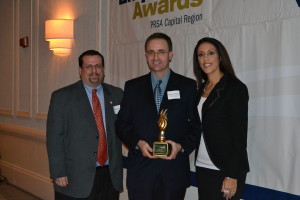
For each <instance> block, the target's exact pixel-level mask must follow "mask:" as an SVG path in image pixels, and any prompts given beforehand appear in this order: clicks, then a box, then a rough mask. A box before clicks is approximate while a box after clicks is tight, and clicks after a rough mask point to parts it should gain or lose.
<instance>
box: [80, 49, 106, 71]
mask: <svg viewBox="0 0 300 200" xmlns="http://www.w3.org/2000/svg"><path fill="white" fill-rule="evenodd" d="M84 56H100V57H101V58H102V67H104V57H103V55H102V54H101V53H99V52H98V51H96V50H87V51H85V52H83V53H82V54H81V55H80V56H79V58H78V63H79V67H82V63H83V60H82V59H83V57H84Z"/></svg>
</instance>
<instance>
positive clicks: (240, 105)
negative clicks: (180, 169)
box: [196, 73, 249, 178]
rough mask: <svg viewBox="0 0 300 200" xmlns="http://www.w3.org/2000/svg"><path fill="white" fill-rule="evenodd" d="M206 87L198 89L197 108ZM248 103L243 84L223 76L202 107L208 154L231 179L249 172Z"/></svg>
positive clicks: (235, 79) (225, 75)
mask: <svg viewBox="0 0 300 200" xmlns="http://www.w3.org/2000/svg"><path fill="white" fill-rule="evenodd" d="M205 84H206V83H203V84H202V85H201V87H200V89H199V93H198V96H197V105H198V104H199V101H200V98H201V95H202V91H203V88H204V87H205ZM248 100H249V96H248V89H247V87H246V85H245V84H244V83H242V82H241V81H240V80H238V79H237V78H236V77H234V76H232V75H230V74H228V73H225V74H224V76H223V77H222V78H221V80H220V81H219V82H218V83H217V85H216V86H215V87H214V89H213V90H212V91H211V93H210V95H209V96H208V98H207V99H206V101H205V102H204V104H203V107H202V119H201V120H202V129H203V133H202V134H203V138H204V141H205V144H206V148H207V151H208V155H209V157H210V159H211V161H212V162H213V163H214V165H215V166H216V167H218V168H219V169H220V170H221V171H222V172H223V173H224V174H225V176H228V177H231V178H237V177H239V175H240V173H246V172H248V171H249V163H248V156H247V127H248V125H247V124H248ZM197 152H198V151H197ZM196 156H197V155H196Z"/></svg>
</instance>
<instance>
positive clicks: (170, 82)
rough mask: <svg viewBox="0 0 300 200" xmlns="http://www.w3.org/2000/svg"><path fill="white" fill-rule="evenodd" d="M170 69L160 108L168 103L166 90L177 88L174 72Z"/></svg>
mask: <svg viewBox="0 0 300 200" xmlns="http://www.w3.org/2000/svg"><path fill="white" fill-rule="evenodd" d="M170 71H171V72H170V77H169V80H168V83H167V87H166V90H165V93H164V96H163V98H162V102H161V105H160V110H161V109H164V108H166V107H167V104H168V91H173V90H178V87H177V79H176V74H175V73H174V72H173V71H172V70H170Z"/></svg>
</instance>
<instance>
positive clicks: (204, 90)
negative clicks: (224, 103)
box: [203, 81, 214, 94]
mask: <svg viewBox="0 0 300 200" xmlns="http://www.w3.org/2000/svg"><path fill="white" fill-rule="evenodd" d="M208 83H209V81H207V82H206V84H205V87H204V88H203V92H204V93H205V94H207V93H210V92H211V91H212V90H213V89H214V87H212V88H211V89H210V90H206V87H207V85H208Z"/></svg>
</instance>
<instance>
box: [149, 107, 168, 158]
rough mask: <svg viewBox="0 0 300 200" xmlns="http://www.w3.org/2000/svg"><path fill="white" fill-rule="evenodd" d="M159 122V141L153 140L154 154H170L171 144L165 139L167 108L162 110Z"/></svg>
mask: <svg viewBox="0 0 300 200" xmlns="http://www.w3.org/2000/svg"><path fill="white" fill-rule="evenodd" d="M157 123H158V128H159V130H160V131H159V134H158V141H156V142H153V156H169V155H170V153H171V151H170V144H168V143H167V142H166V139H165V131H166V129H167V125H168V118H167V110H162V111H161V112H160V114H159V119H158V122H157Z"/></svg>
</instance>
